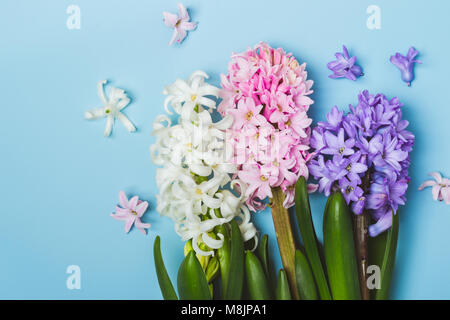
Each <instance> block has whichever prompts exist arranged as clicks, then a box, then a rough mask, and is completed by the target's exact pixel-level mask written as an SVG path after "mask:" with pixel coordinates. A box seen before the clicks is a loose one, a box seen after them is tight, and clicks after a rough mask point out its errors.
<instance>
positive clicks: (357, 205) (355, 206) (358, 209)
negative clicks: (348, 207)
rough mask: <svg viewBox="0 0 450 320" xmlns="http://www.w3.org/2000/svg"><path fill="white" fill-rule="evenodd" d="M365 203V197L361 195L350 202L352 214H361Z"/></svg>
mask: <svg viewBox="0 0 450 320" xmlns="http://www.w3.org/2000/svg"><path fill="white" fill-rule="evenodd" d="M365 205H366V197H363V196H361V197H360V198H359V199H358V200H357V201H355V202H353V203H352V211H353V213H354V214H361V213H362V212H363V210H364V207H365Z"/></svg>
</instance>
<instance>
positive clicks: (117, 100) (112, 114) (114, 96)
mask: <svg viewBox="0 0 450 320" xmlns="http://www.w3.org/2000/svg"><path fill="white" fill-rule="evenodd" d="M106 83H107V80H103V81H99V82H98V84H97V89H98V96H99V97H100V100H101V101H102V103H103V107H100V108H95V109H92V110H89V111H86V112H85V114H84V117H85V119H87V120H95V119H100V118H106V127H105V132H104V135H105V137H108V136H110V135H111V131H112V127H113V124H114V120H115V119H117V120H119V121H120V122H122V124H123V125H124V126H125V128H126V129H127V130H128V131H129V132H134V131H136V127H135V126H134V125H133V123H132V122H131V121H130V120H129V119H128V118H127V117H126V116H125V115H124V114H123V113H122V110H123V109H124V108H125V107H126V106H127V105H128V104H129V103H130V101H131V100H130V98H129V97H128V96H127V95H126V93H125V91H124V90H122V89H119V88H114V87H111V91H110V93H109V99H107V98H106V95H105V89H104V85H105V84H106Z"/></svg>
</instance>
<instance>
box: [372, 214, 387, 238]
mask: <svg viewBox="0 0 450 320" xmlns="http://www.w3.org/2000/svg"><path fill="white" fill-rule="evenodd" d="M391 226H392V210H388V211H387V212H385V213H384V215H382V216H381V217H380V218H379V219H378V221H377V222H376V223H374V224H372V225H370V226H369V235H370V236H371V237H376V236H378V235H379V234H380V233H383V232H384V231H386V230H387V229H389V228H390V227H391Z"/></svg>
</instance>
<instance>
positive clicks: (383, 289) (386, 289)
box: [369, 212, 399, 300]
mask: <svg viewBox="0 0 450 320" xmlns="http://www.w3.org/2000/svg"><path fill="white" fill-rule="evenodd" d="M398 230H399V214H398V212H397V214H394V216H393V217H392V227H391V228H390V229H389V230H387V231H386V232H384V233H382V234H380V235H378V236H377V237H375V238H370V239H369V246H370V247H369V248H370V249H371V252H370V253H369V254H371V255H370V256H369V258H370V263H371V264H375V265H377V266H379V267H380V272H381V275H380V276H381V279H380V289H379V290H377V289H375V290H374V291H375V294H374V297H375V299H376V300H387V299H389V293H390V288H391V282H392V274H393V272H394V265H395V253H396V250H397V240H398ZM372 251H373V253H372Z"/></svg>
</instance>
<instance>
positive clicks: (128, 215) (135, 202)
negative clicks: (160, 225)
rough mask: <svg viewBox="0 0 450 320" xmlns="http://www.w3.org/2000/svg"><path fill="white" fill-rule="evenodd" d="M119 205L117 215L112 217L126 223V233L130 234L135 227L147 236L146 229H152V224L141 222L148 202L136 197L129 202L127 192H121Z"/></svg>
mask: <svg viewBox="0 0 450 320" xmlns="http://www.w3.org/2000/svg"><path fill="white" fill-rule="evenodd" d="M119 204H120V206H121V207H120V206H116V213H115V214H111V216H112V217H113V218H114V219H116V220H123V221H125V233H128V232H129V231H130V229H131V227H132V226H133V224H134V225H135V227H136V228H138V229H139V231H141V232H142V233H143V234H147V233H146V231H145V229H148V228H150V223H143V222H142V221H141V218H142V216H143V215H144V213H145V211H147V208H148V202H147V201H141V200H139V197H138V196H134V197H133V198H131V199H130V200H128V198H127V196H126V195H125V192H123V191H120V192H119Z"/></svg>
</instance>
